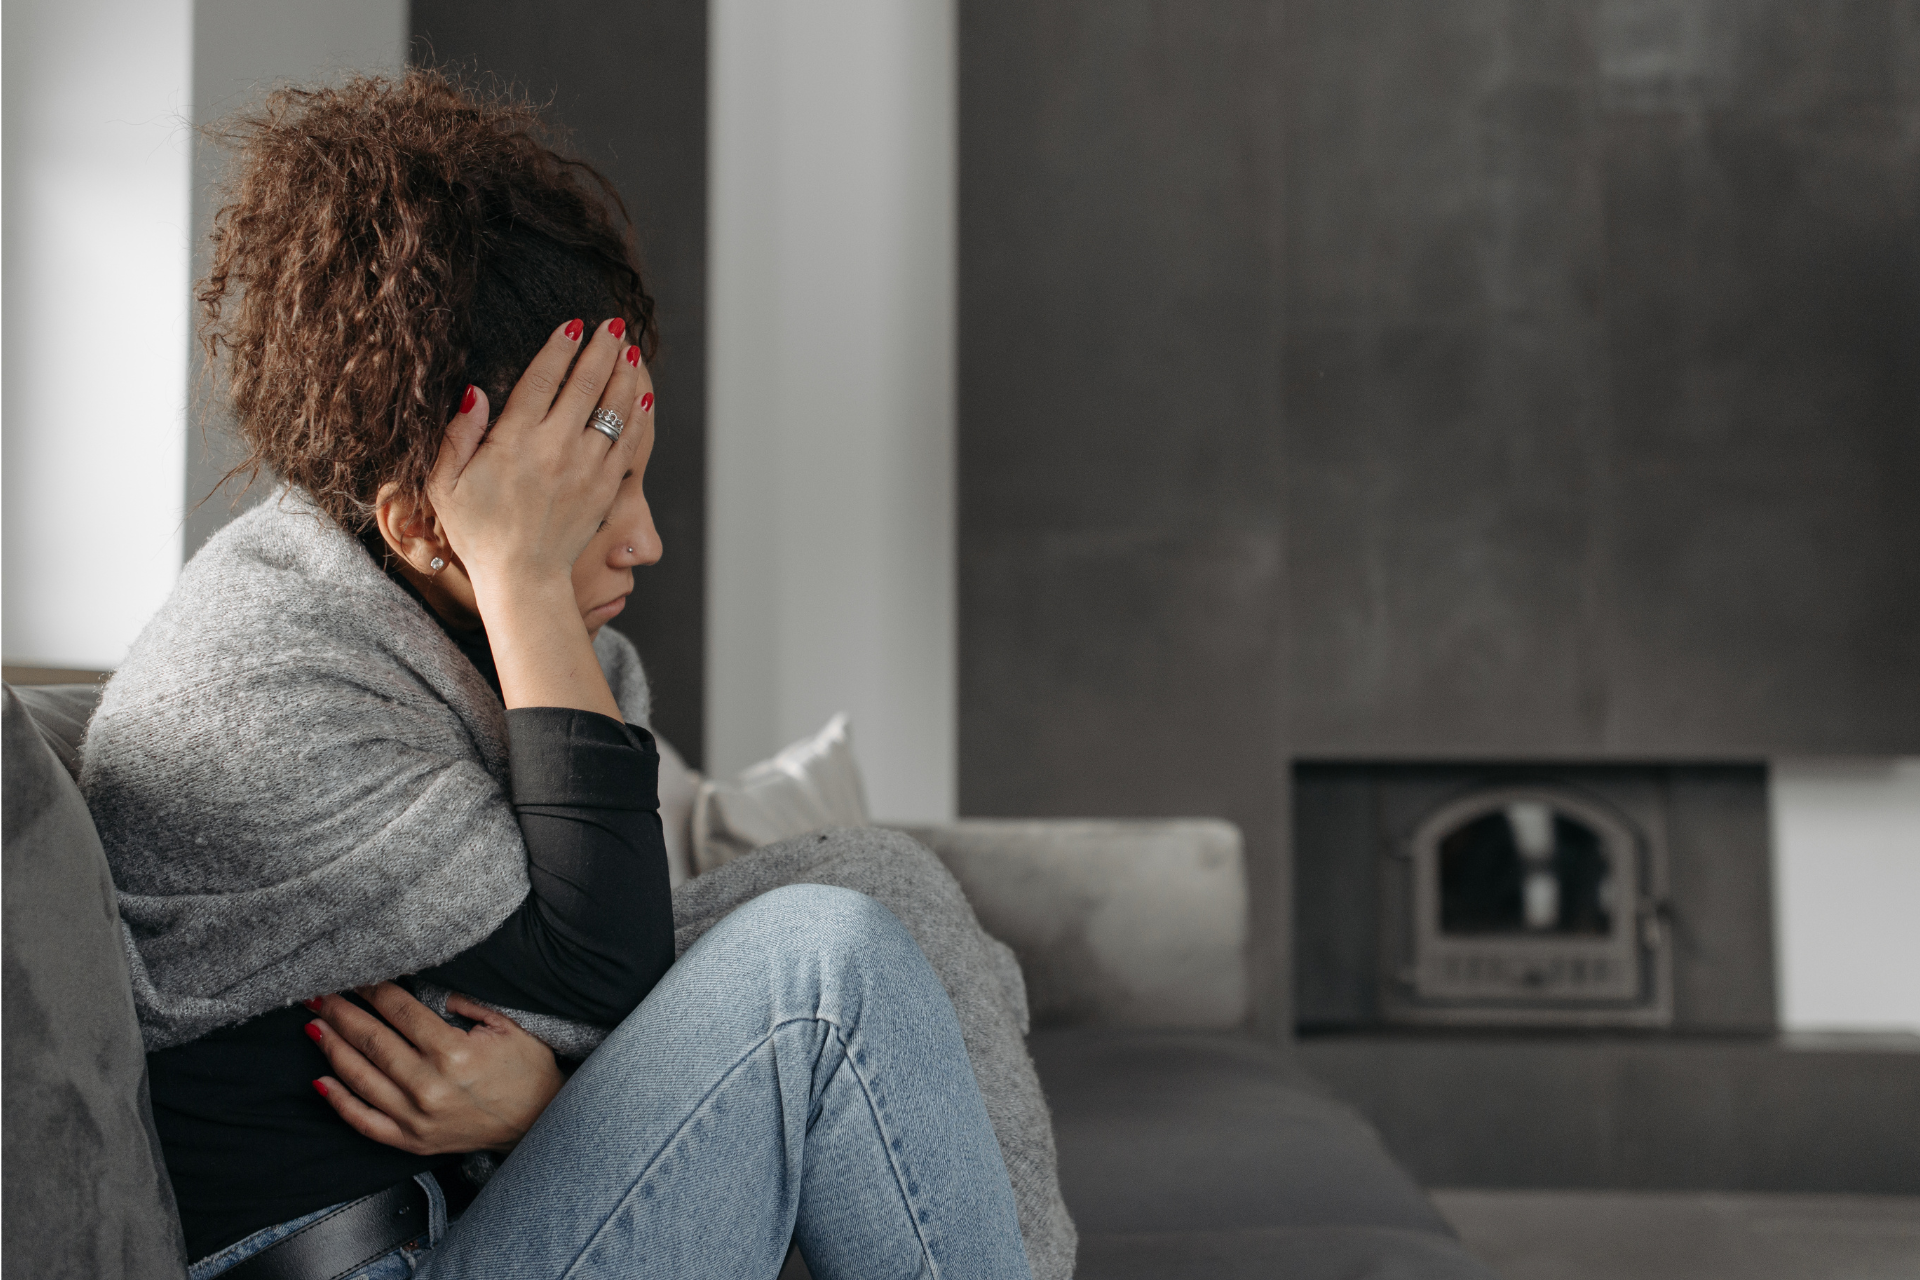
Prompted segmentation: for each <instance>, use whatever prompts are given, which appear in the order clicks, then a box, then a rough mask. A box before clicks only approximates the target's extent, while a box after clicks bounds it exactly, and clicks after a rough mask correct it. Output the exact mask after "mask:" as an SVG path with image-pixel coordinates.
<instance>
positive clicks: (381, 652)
mask: <svg viewBox="0 0 1920 1280" xmlns="http://www.w3.org/2000/svg"><path fill="white" fill-rule="evenodd" d="M450 647H451V646H450V642H448V641H447V640H446V637H445V633H444V632H442V631H441V630H440V628H439V627H437V626H435V625H434V624H433V623H432V621H431V620H430V619H429V618H427V617H426V615H425V614H424V613H423V612H422V611H421V610H420V608H419V606H417V605H416V604H414V602H413V601H412V600H411V599H410V598H409V597H408V596H407V595H406V594H405V593H404V592H403V591H401V590H400V588H399V587H397V586H395V585H394V584H393V582H392V581H391V580H390V579H388V578H387V576H386V575H385V574H384V573H382V572H381V571H380V570H379V568H378V566H376V565H375V564H374V563H373V560H372V558H371V557H370V556H368V555H367V553H366V551H365V549H364V548H362V547H361V546H360V544H359V543H358V542H357V541H356V540H354V539H353V538H352V537H350V536H348V535H347V533H346V532H345V531H343V530H342V529H341V528H340V527H339V526H338V525H337V524H335V523H334V522H333V521H332V520H331V519H329V518H328V517H327V516H325V515H324V514H322V513H321V512H319V511H318V510H317V509H316V508H315V507H314V506H313V505H312V503H311V501H309V500H306V499H305V498H304V497H303V496H302V495H300V494H299V493H298V492H297V491H293V490H286V489H282V490H281V491H279V492H278V493H276V494H275V495H274V496H273V497H270V498H268V499H267V500H266V501H265V502H263V503H261V504H260V505H259V506H257V507H255V508H254V509H253V510H251V511H248V512H246V513H245V514H244V515H241V516H240V517H239V518H237V519H235V520H234V521H233V522H232V523H231V524H229V525H228V526H227V527H226V528H224V529H222V530H221V531H220V532H219V533H217V534H215V535H214V536H213V538H211V539H209V540H208V542H207V544H206V546H204V547H203V548H201V550H200V551H199V553H198V554H197V555H195V556H194V558H193V559H192V560H191V561H190V562H188V564H187V566H186V568H185V569H183V570H182V571H181V574H180V578H179V580H178V581H177V582H176V583H175V584H174V588H173V591H172V592H171V593H170V594H169V596H168V598H167V600H166V602H165V603H164V604H163V605H162V606H161V608H160V610H159V611H158V612H157V613H156V614H155V615H154V617H153V619H152V620H151V621H150V622H149V623H148V624H147V626H146V627H145V628H144V629H143V630H142V631H141V633H140V636H139V637H138V639H136V640H135V641H134V644H133V646H132V648H131V649H130V650H129V651H128V654H127V657H126V659H125V661H123V662H122V663H121V664H120V667H119V669H118V670H117V671H116V672H115V674H114V677H113V679H112V680H111V681H109V682H108V685H107V688H106V691H105V693H104V694H103V696H102V698H101V703H100V710H99V712H98V713H97V714H96V716H95V725H96V727H98V726H99V725H101V724H102V723H103V722H106V723H111V722H113V721H114V720H116V719H123V718H126V717H129V716H132V717H135V718H137V717H138V716H139V715H140V714H141V713H142V712H143V711H150V710H155V709H163V710H164V714H166V715H167V717H168V718H169V719H170V720H176V721H177V720H181V719H191V718H194V717H192V716H190V715H187V714H186V711H187V707H186V705H184V704H186V703H189V702H191V703H193V704H195V705H197V706H198V708H199V710H200V711H201V712H202V717H201V718H211V719H221V720H224V719H228V718H229V717H230V715H231V714H232V713H233V712H234V711H235V710H237V709H238V708H239V707H241V706H246V705H257V706H261V707H262V708H263V709H264V710H268V711H270V710H271V708H272V707H273V706H274V701H273V700H274V699H276V698H280V699H285V698H286V697H287V695H289V694H290V693H292V692H293V691H294V690H295V689H299V690H302V691H304V693H305V695H306V696H305V697H303V698H302V699H300V700H301V701H305V700H306V698H307V697H311V696H312V694H313V693H315V692H316V691H317V692H324V690H325V689H326V688H328V687H339V688H341V689H361V690H371V691H374V692H376V693H379V694H382V695H387V694H392V695H394V696H404V695H405V694H406V692H407V691H409V690H422V691H423V692H424V690H423V685H422V680H421V678H420V677H419V675H418V673H417V672H414V671H412V670H410V669H409V661H403V660H402V657H401V655H409V657H410V660H411V661H414V662H418V661H424V660H438V661H441V662H442V663H443V664H444V662H445V659H446V655H445V654H441V653H439V650H440V649H441V648H450Z"/></svg>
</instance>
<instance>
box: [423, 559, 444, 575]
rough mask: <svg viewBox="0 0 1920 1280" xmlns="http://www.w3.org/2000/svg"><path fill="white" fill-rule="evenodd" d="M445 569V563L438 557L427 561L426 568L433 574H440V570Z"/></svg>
mask: <svg viewBox="0 0 1920 1280" xmlns="http://www.w3.org/2000/svg"><path fill="white" fill-rule="evenodd" d="M446 567H447V562H446V561H445V560H442V559H441V558H440V557H439V556H435V557H434V558H433V559H431V560H429V561H427V568H429V569H431V570H433V571H434V572H435V573H438V572H440V571H441V570H442V569H444V568H446Z"/></svg>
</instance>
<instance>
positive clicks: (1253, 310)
mask: <svg viewBox="0 0 1920 1280" xmlns="http://www.w3.org/2000/svg"><path fill="white" fill-rule="evenodd" d="M1278 17H1279V14H1278V10H1277V8H1276V6H1273V5H1271V4H1266V3H1258V2H1255V0H1236V2H1232V3H1220V4H1211V5H1207V6H1204V7H1203V8H1201V7H1195V6H1192V5H1190V4H1187V3H1184V0H1164V2H1154V0H1116V2H1108V0H1102V3H1099V4H1087V3H1048V4H1041V5H1034V4H1029V3H1024V2H1014V0H988V2H974V0H967V2H963V3H962V4H961V6H960V325H959V468H960V478H959V490H960V499H959V539H958V541H959V546H960V588H959V589H960V649H959V652H960V673H959V682H960V809H961V812H962V813H963V814H978V815H982V816H995V815H1036V816H1062V815H1101V816H1156V815H1158V816H1169V815H1194V814H1203V815H1214V816H1220V817H1225V818H1229V819H1231V820H1233V821H1234V822H1236V823H1238V824H1239V825H1240V827H1241V829H1242V830H1243V831H1244V832H1245V835H1246V840H1247V858H1248V864H1249V873H1250V875H1251V878H1252V882H1253V892H1254V899H1253V921H1254V924H1253V936H1254V937H1255V938H1256V939H1257V940H1259V941H1257V942H1256V947H1257V948H1258V947H1262V946H1266V947H1272V946H1273V943H1274V939H1275V938H1276V937H1277V936H1278V937H1282V938H1283V937H1284V928H1279V927H1278V926H1279V925H1280V922H1283V921H1284V920H1285V918H1286V905H1285V895H1286V888H1287V881H1286V877H1285V876H1284V875H1283V874H1281V873H1280V870H1279V868H1280V866H1281V864H1280V862H1279V860H1278V859H1279V854H1280V851H1281V848H1282V845H1283V842H1284V838H1285V824H1286V785H1285V779H1286V763H1287V762H1286V755H1285V752H1284V750H1283V749H1282V742H1281V739H1280V737H1279V735H1278V734H1277V732H1276V730H1277V728H1278V725H1279V720H1278V715H1279V713H1280V710H1281V708H1282V706H1283V702H1284V694H1285V688H1284V673H1285V670H1286V668H1285V664H1284V660H1283V652H1284V648H1283V646H1284V626H1283V622H1284V613H1283V610H1284V607H1285V590H1284V581H1285V579H1284V576H1283V565H1284V555H1285V538H1284V519H1283V517H1284V511H1283V508H1282V505H1281V498H1282V493H1283V490H1284V483H1283V481H1284V473H1283V471H1282V466H1281V463H1282V457H1281V451H1280V443H1281V441H1280V382H1279V366H1278V363H1277V361H1276V359H1275V356H1276V354H1277V351H1278V347H1279V341H1280V327H1279V317H1278V314H1277V312H1276V310H1275V308H1274V301H1275V299H1277V298H1278V297H1279V296H1280V286H1281V277H1280V270H1281V265H1282V252H1281V248H1282V246H1281V231H1282V223H1281V217H1280V214H1281V211H1282V208H1283V206H1282V202H1281V193H1280V187H1279V180H1280V173H1281V163H1280V144H1281V140H1282V139H1281V133H1280V128H1279V123H1280V120H1281V118H1282V115H1281V105H1282V100H1281V95H1280V88H1281V86H1280V83H1279V81H1278V80H1277V78H1276V77H1275V76H1274V75H1273V69H1274V68H1275V67H1276V66H1278V65H1279V63H1280V61H1281V58H1282V55H1283V52H1284V43H1283V40H1282V33H1281V28H1280V24H1279V21H1278ZM1283 951H1284V948H1280V949H1279V950H1278V951H1276V952H1274V953H1272V954H1265V955H1263V956H1262V957H1261V958H1260V960H1259V962H1258V968H1257V972H1258V974H1259V975H1261V977H1263V978H1264V977H1267V976H1270V975H1272V974H1274V973H1277V972H1281V971H1283V969H1284V964H1285V959H1284V954H1282V952H1283ZM1287 990H1288V988H1287V985H1286V984H1285V983H1284V982H1276V983H1271V984H1269V986H1268V987H1267V988H1266V989H1264V990H1260V991H1256V993H1255V1003H1256V1007H1257V1008H1258V1009H1259V1010H1260V1011H1261V1012H1260V1014H1259V1015H1258V1016H1259V1017H1260V1018H1261V1019H1262V1021H1263V1024H1264V1025H1268V1026H1285V1025H1289V1019H1288V1017H1287V1015H1286V1013H1285V1005H1286V999H1287Z"/></svg>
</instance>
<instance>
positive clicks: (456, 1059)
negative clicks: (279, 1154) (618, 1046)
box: [307, 982, 566, 1155]
mask: <svg viewBox="0 0 1920 1280" xmlns="http://www.w3.org/2000/svg"><path fill="white" fill-rule="evenodd" d="M358 994H359V995H360V997H361V998H362V999H363V1000H365V1001H366V1002H367V1003H368V1004H371V1005H372V1006H373V1007H374V1008H375V1009H377V1010H379V1011H380V1018H376V1017H374V1016H373V1015H372V1014H369V1013H368V1012H367V1011H366V1010H364V1009H362V1008H360V1007H359V1006H358V1005H355V1004H354V1003H353V1002H352V1001H350V1000H345V999H342V998H341V997H340V996H337V995H330V996H322V997H320V998H319V999H317V1000H312V1001H309V1002H308V1003H307V1007H308V1008H309V1009H312V1010H313V1011H314V1013H315V1014H316V1015H318V1016H317V1017H316V1018H315V1019H314V1021H312V1022H309V1023H308V1024H307V1034H308V1035H309V1036H311V1037H312V1038H313V1039H314V1041H315V1042H316V1043H317V1044H319V1046H320V1051H321V1052H322V1053H324V1054H326V1055H327V1061H328V1063H330V1064H331V1065H332V1067H333V1074H332V1075H330V1076H322V1077H320V1078H319V1079H318V1080H315V1081H314V1082H313V1084H314V1088H316V1089H318V1090H319V1091H320V1093H321V1094H322V1096H324V1097H325V1098H326V1100H327V1102H328V1103H329V1104H331V1105H332V1107H333V1109H334V1110H335V1111H336V1112H338V1113H339V1114H340V1118H341V1119H342V1120H345V1121H346V1122H347V1123H348V1124H349V1125H352V1126H353V1128H354V1129H356V1130H357V1131H359V1132H360V1133H362V1134H364V1135H366V1136H367V1137H369V1138H372V1139H373V1140H374V1141H375V1142H380V1143H384V1144H386V1145H387V1146H390V1147H398V1148H400V1149H401V1150H402V1151H410V1152H413V1153H414V1154H415V1155H444V1154H452V1153H455V1152H464V1151H498V1152H507V1151H511V1150H513V1148H514V1146H515V1145H516V1144H518V1143H519V1141H520V1139H521V1138H523V1137H525V1136H526V1132H527V1130H528V1129H530V1128H532V1127H533V1122H534V1121H535V1120H537V1119H539V1118H540V1113H541V1112H542V1111H545V1110H546V1108H547V1104H548V1103H550V1102H552V1101H553V1098H554V1095H555V1094H557V1093H559V1092H560V1087H561V1086H562V1085H563V1084H565V1083H566V1078H565V1077H564V1076H562V1075H561V1074H560V1068H559V1065H558V1064H557V1063H556V1062H555V1061H554V1058H553V1050H551V1049H549V1048H547V1046H546V1045H545V1044H543V1043H541V1042H540V1041H539V1040H537V1039H535V1038H534V1037H533V1036H531V1035H529V1034H527V1032H526V1031H524V1030H522V1029H521V1027H520V1025H519V1024H518V1023H516V1022H515V1021H513V1019H511V1018H508V1017H505V1016H503V1015H501V1014H499V1013H496V1012H495V1011H493V1010H492V1009H489V1008H487V1007H486V1006H485V1005H481V1004H476V1003H475V1002H473V1001H471V1000H469V999H467V998H466V997H465V996H461V995H452V996H449V997H448V998H447V1008H448V1009H450V1010H452V1011H453V1012H454V1013H457V1014H459V1015H460V1016H461V1017H463V1018H469V1019H472V1020H473V1022H474V1023H476V1024H477V1025H475V1026H474V1027H473V1028H472V1029H470V1030H467V1031H461V1030H460V1029H458V1028H457V1027H454V1026H451V1025H449V1024H448V1023H447V1022H446V1021H445V1020H444V1019H442V1018H441V1017H440V1016H439V1015H438V1014H436V1013H434V1011H433V1010H431V1009H429V1008H427V1006H425V1005H424V1004H421V1003H420V1002H419V1001H418V1000H416V999H414V998H413V997H412V996H411V995H409V994H408V993H407V992H406V991H404V990H402V989H401V988H400V987H398V986H395V985H394V984H393V983H391V982H382V983H380V984H379V985H377V986H373V987H363V988H361V989H360V990H359V993H358ZM381 1018H384V1019H386V1021H385V1022H382V1021H381Z"/></svg>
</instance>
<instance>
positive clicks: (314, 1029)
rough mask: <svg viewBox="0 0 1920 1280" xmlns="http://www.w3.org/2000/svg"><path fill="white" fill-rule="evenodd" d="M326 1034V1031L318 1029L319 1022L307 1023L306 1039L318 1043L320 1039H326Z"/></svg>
mask: <svg viewBox="0 0 1920 1280" xmlns="http://www.w3.org/2000/svg"><path fill="white" fill-rule="evenodd" d="M326 1035H327V1033H326V1032H324V1031H322V1030H321V1029H320V1024H319V1023H317V1022H309V1023H308V1024H307V1039H309V1040H311V1041H313V1042H314V1043H315V1044H319V1043H320V1042H321V1041H322V1040H324V1039H326Z"/></svg>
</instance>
